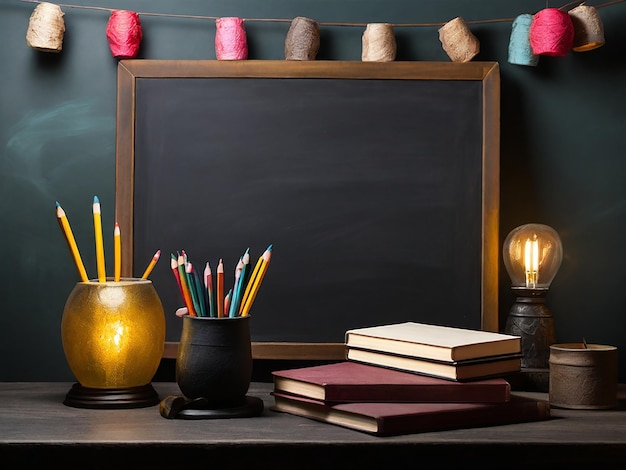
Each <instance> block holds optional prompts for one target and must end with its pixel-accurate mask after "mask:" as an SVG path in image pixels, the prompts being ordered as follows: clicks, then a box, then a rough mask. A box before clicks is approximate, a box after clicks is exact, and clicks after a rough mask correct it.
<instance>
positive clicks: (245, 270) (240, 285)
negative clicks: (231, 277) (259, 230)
mask: <svg viewBox="0 0 626 470" xmlns="http://www.w3.org/2000/svg"><path fill="white" fill-rule="evenodd" d="M242 263H243V267H242V268H241V273H240V274H239V281H238V282H237V290H236V292H235V294H234V299H235V300H234V302H231V306H230V316H231V317H236V316H237V315H239V310H240V306H241V298H242V296H243V292H244V287H245V285H246V282H247V281H248V275H249V266H250V249H247V250H246V252H245V253H244V255H243V258H242Z"/></svg>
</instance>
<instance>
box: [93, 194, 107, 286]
mask: <svg viewBox="0 0 626 470" xmlns="http://www.w3.org/2000/svg"><path fill="white" fill-rule="evenodd" d="M93 230H94V235H95V239H96V263H97V266H98V281H99V282H106V280H107V274H106V266H105V262H104V240H103V238H102V211H101V208H100V199H98V196H94V197H93Z"/></svg>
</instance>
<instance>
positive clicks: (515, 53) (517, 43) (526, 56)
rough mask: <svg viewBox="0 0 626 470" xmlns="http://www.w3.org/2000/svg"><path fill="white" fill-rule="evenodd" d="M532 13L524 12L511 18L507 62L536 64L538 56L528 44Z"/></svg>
mask: <svg viewBox="0 0 626 470" xmlns="http://www.w3.org/2000/svg"><path fill="white" fill-rule="evenodd" d="M532 22H533V15H531V14H528V13H524V14H522V15H519V16H518V17H517V18H515V20H513V26H512V27H511V39H510V41H509V63H510V64H515V65H530V66H533V67H534V66H536V65H537V64H538V63H539V56H538V55H537V54H535V53H533V48H532V47H531V45H530V25H531V24H532Z"/></svg>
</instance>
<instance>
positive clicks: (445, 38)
mask: <svg viewBox="0 0 626 470" xmlns="http://www.w3.org/2000/svg"><path fill="white" fill-rule="evenodd" d="M439 40H440V41H441V44H442V45H443V50H444V51H446V53H447V54H448V57H450V59H452V61H453V62H469V61H470V60H472V59H473V58H474V57H475V56H476V55H477V54H478V52H479V51H480V42H479V41H478V39H477V38H476V36H474V35H473V34H472V32H471V31H470V29H469V28H468V27H467V25H466V24H465V21H463V19H462V18H461V17H456V18H454V19H453V20H451V21H449V22H447V23H446V24H444V25H443V26H442V27H441V28H439Z"/></svg>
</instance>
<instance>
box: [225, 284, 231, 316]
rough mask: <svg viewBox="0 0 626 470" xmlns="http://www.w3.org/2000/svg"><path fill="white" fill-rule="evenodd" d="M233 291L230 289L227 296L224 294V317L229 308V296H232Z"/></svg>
mask: <svg viewBox="0 0 626 470" xmlns="http://www.w3.org/2000/svg"><path fill="white" fill-rule="evenodd" d="M232 293H233V290H232V289H228V294H226V296H225V297H224V316H226V312H228V309H229V307H230V296H231V295H232Z"/></svg>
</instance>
